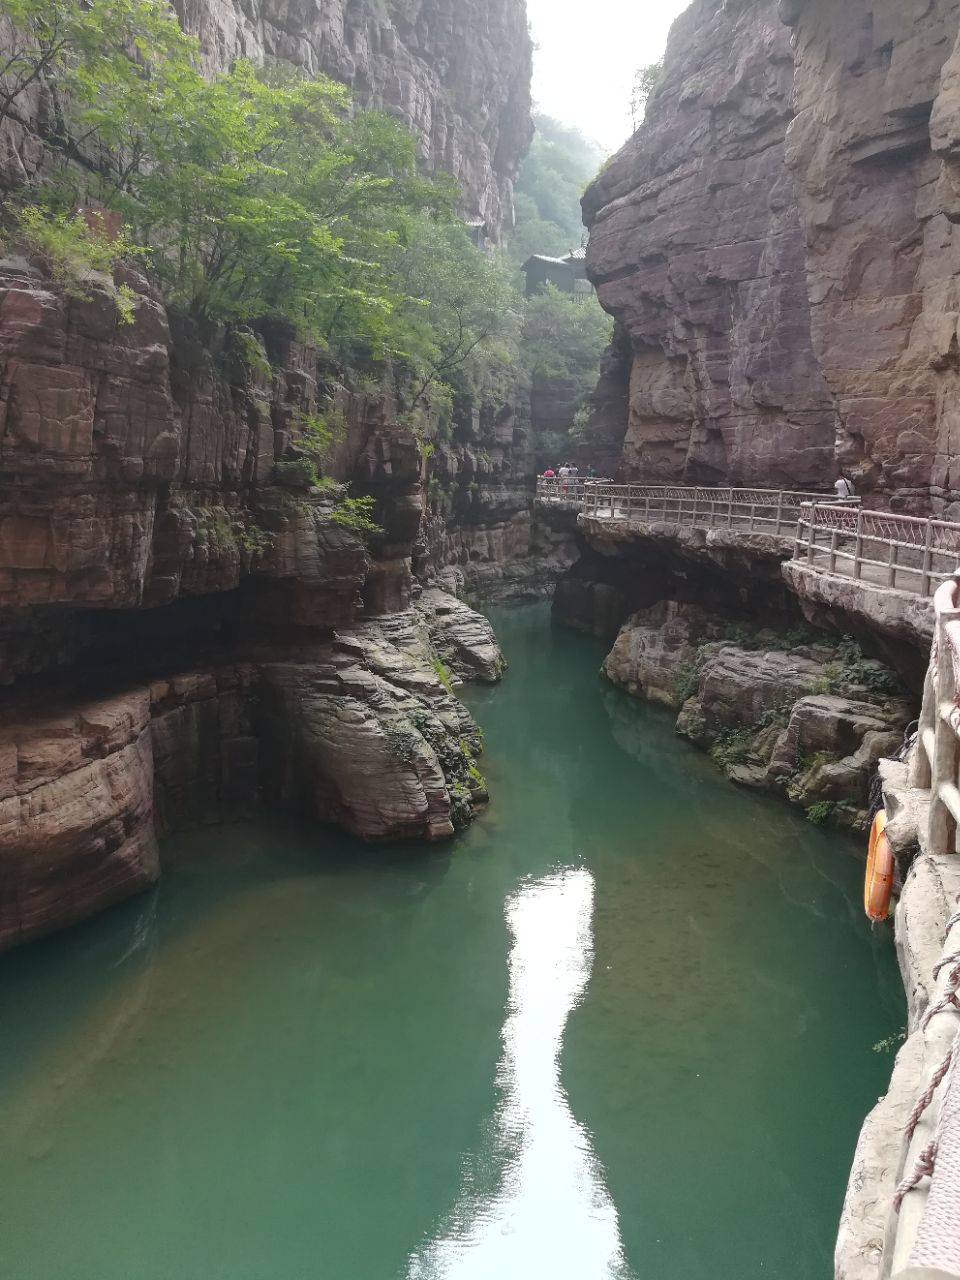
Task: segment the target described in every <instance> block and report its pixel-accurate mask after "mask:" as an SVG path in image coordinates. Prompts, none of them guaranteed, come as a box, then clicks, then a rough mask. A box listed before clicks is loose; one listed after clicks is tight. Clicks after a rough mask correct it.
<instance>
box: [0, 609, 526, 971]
mask: <svg viewBox="0 0 960 1280" xmlns="http://www.w3.org/2000/svg"><path fill="white" fill-rule="evenodd" d="M438 617H439V618H440V619H441V622H440V623H439V624H438V623H437V621H436V619H437V618H438ZM431 632H434V633H435V634H437V635H438V636H440V637H441V638H442V642H443V643H444V644H447V645H449V646H450V647H451V648H453V647H454V646H455V647H456V652H457V654H458V656H459V664H460V665H459V671H460V672H461V673H462V674H463V676H465V677H466V678H480V679H484V680H494V679H498V678H499V674H500V671H501V670H502V668H503V659H502V655H500V651H499V648H498V647H497V645H496V641H495V639H494V638H493V634H492V632H491V630H490V627H489V624H487V623H486V622H485V620H484V619H482V618H480V617H479V615H477V614H474V613H473V611H472V610H470V609H468V608H467V607H466V606H465V605H463V604H462V603H460V602H459V601H457V600H453V599H450V598H449V597H445V596H443V594H442V593H441V592H435V593H431V601H430V608H429V612H420V611H418V610H414V609H410V610H406V611H403V612H401V613H396V614H392V615H388V616H386V617H383V618H380V619H373V620H370V621H367V622H362V623H358V624H357V625H355V626H354V627H350V628H344V629H342V630H338V631H336V632H334V633H332V635H331V637H330V639H329V640H325V641H323V640H318V639H316V638H313V639H309V640H306V641H304V643H303V645H302V646H300V647H299V648H295V649H292V650H290V651H289V653H287V654H285V655H281V654H274V656H273V657H272V658H271V659H270V660H266V661H249V662H243V663H234V664H227V665H218V666H213V667H210V668H207V669H204V670H199V671H189V672H181V673H176V674H172V675H169V676H164V677H162V678H155V679H153V680H152V681H150V682H148V683H144V684H142V685H140V686H139V687H136V688H131V689H128V690H125V691H124V692H122V693H119V694H114V695H109V696H104V697H101V698H99V699H96V700H90V701H86V702H74V703H72V704H70V705H65V706H64V707H63V709H59V710H53V711H50V710H44V711H40V712H36V713H34V714H32V715H31V714H27V713H26V712H24V711H22V710H21V711H20V712H19V713H18V714H16V715H12V716H11V717H10V720H11V723H10V724H9V726H8V727H7V728H5V729H4V730H3V731H2V732H0V949H2V948H3V947H9V946H13V945H16V944H18V943H20V942H25V941H28V940H29V939H31V938H34V937H39V936H41V935H42V934H44V933H49V932H51V931H52V930H55V929H58V928H61V927H63V926H65V925H67V924H71V923H74V922H75V921H77V920H81V919H84V918H85V917H87V916H89V915H92V914H94V913H95V912H96V911H98V910H101V909H102V908H104V907H106V906H109V905H110V904H112V903H114V902H118V901H120V900H122V899H123V898H126V897H129V896H130V895H132V894H134V893H137V892H140V891H142V890H144V889H146V888H148V887H149V886H150V885H152V884H153V883H154V882H155V881H156V880H157V878H158V876H159V874H160V857H159V854H158V845H157V836H158V835H163V834H166V833H168V832H171V831H174V830H178V829H182V828H183V827H186V826H190V825H196V824H199V823H207V822H220V821H224V820H228V819H235V818H237V817H243V816H252V815H253V814H255V813H257V812H259V811H260V810H261V809H281V810H284V811H287V812H294V813H301V814H303V815H305V816H306V817H308V818H312V819H315V820H317V821H318V822H320V823H322V824H325V825H338V826H340V827H343V828H344V829H346V830H347V831H349V832H351V833H352V834H354V835H356V836H359V837H361V838H362V839H365V840H402V839H413V838H417V839H428V840H440V839H444V838H446V837H449V836H451V835H453V833H454V831H455V830H456V829H457V828H458V827H462V826H464V825H466V824H467V823H468V822H469V821H470V820H471V818H472V816H473V814H474V812H475V810H476V809H477V807H478V806H480V805H482V804H484V803H485V802H486V799H487V792H486V784H485V783H484V781H483V777H482V775H481V773H480V770H479V768H478V767H477V764H476V757H477V756H479V754H480V752H481V751H482V746H483V744H482V740H481V737H480V733H479V731H478V729H477V726H476V724H475V723H474V721H473V719H472V717H471V716H470V714H469V713H468V712H467V710H466V708H465V707H464V706H463V705H462V704H461V703H460V702H459V701H458V700H457V698H456V697H455V696H454V695H453V694H452V692H451V690H450V688H448V687H447V677H446V675H445V673H444V668H443V666H442V661H441V659H440V657H439V654H438V653H437V651H436V649H435V648H434V647H433V642H432V641H431ZM273 647H274V648H275V647H276V646H273Z"/></svg>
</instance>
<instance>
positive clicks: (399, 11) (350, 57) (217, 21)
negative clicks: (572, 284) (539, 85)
mask: <svg viewBox="0 0 960 1280" xmlns="http://www.w3.org/2000/svg"><path fill="white" fill-rule="evenodd" d="M174 8H175V9H176V10H177V13H178V15H179V17H180V20H181V23H182V24H183V26H184V28H185V29H186V30H187V31H189V32H190V33H191V34H193V35H196V36H197V37H198V38H199V40H200V46H201V51H202V55H203V62H204V66H205V68H206V70H208V71H211V72H212V71H215V70H218V69H220V68H222V67H225V66H227V65H229V64H230V62H231V61H233V60H234V59H236V58H238V57H245V58H249V59H250V60H251V61H252V62H254V63H255V64H259V63H262V62H264V61H275V60H283V61H286V62H290V63H292V64H293V65H294V66H297V67H301V68H303V70H304V71H306V72H308V73H310V74H316V73H318V72H322V73H324V74H326V75H328V76H331V77H332V78H333V79H335V80H339V81H342V82H343V83H344V84H346V85H348V86H349V88H350V90H351V92H352V94H353V96H354V100H355V101H356V102H357V103H358V104H359V105H360V106H362V107H365V108H368V109H369V108H376V109H378V110H382V111H385V112H386V113H387V114H389V115H393V116H396V117H397V118H398V119H400V120H402V121H404V123H406V124H407V125H409V126H410V127H411V128H412V129H413V130H414V132H415V133H416V135H417V137H418V139H419V156H420V161H421V165H422V167H423V169H424V171H425V172H429V173H449V174H451V175H452V176H453V177H454V178H456V180H457V182H458V184H459V186H460V189H461V193H462V197H461V209H462V213H463V216H464V217H465V218H467V219H468V220H470V221H471V222H474V223H476V224H482V226H483V232H484V234H485V235H486V236H487V237H488V238H489V239H490V240H493V241H499V239H500V236H501V232H502V231H503V229H504V228H505V227H507V228H509V227H510V226H512V225H513V184H514V181H515V179H516V176H517V172H518V170H519V167H520V162H521V161H522V159H523V157H524V155H525V154H526V151H527V148H528V146H529V145H530V139H531V137H532V136H533V125H532V123H531V116H530V76H531V60H532V49H533V45H532V41H531V39H530V34H529V31H528V29H527V13H526V4H525V2H524V0H305V3H301V4H295V3H290V2H289V0H252V2H250V3H246V2H245V3H241V2H240V0H177V2H176V3H175V4H174ZM7 35H9V32H8V30H7V29H6V28H5V27H4V26H3V20H0V44H2V43H3V39H4V37H5V36H7ZM18 110H19V115H17V116H15V117H14V118H13V119H11V120H10V121H8V122H7V123H6V124H5V125H4V126H3V127H2V128H0V182H2V183H4V184H8V185H15V184H17V183H19V182H21V181H23V180H24V179H25V178H26V177H28V176H29V175H31V174H33V173H35V172H37V170H38V169H39V168H40V167H41V166H42V163H43V145H42V141H41V139H42V135H43V127H44V121H45V120H46V118H47V116H48V114H49V104H48V103H47V102H46V100H45V97H44V95H43V94H42V93H39V92H34V93H32V94H28V95H26V96H25V98H24V99H23V100H22V102H20V103H18Z"/></svg>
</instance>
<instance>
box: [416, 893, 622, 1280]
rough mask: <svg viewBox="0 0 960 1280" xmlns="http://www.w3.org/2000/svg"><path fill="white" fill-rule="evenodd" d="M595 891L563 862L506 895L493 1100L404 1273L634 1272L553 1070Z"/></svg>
mask: <svg viewBox="0 0 960 1280" xmlns="http://www.w3.org/2000/svg"><path fill="white" fill-rule="evenodd" d="M593 896H594V882H593V876H592V875H591V874H590V872H589V871H587V870H586V869H584V868H572V867H571V868H563V869H561V870H558V871H556V872H554V873H553V874H551V875H549V876H546V877H544V878H542V879H538V880H535V881H531V882H529V883H526V884H524V885H522V886H521V888H520V889H519V890H518V891H517V892H516V893H515V894H513V895H512V896H511V897H510V898H508V900H507V903H506V907H505V911H506V917H507V923H508V925H509V927H510V932H511V935H512V946H511V950H510V958H509V972H510V990H509V996H508V1001H507V1017H506V1021H505V1022H504V1026H503V1033H502V1040H503V1053H502V1055H501V1058H500V1062H499V1065H498V1068H497V1088H498V1091H499V1093H500V1098H501V1100H500V1103H499V1105H498V1107H497V1110H496V1113H495V1115H494V1117H493V1120H492V1123H491V1125H490V1127H489V1130H488V1133H487V1135H486V1137H485V1139H484V1141H483V1143H482V1144H481V1149H480V1150H479V1151H478V1152H474V1153H471V1154H470V1155H469V1156H468V1157H467V1158H466V1159H465V1161H464V1169H463V1180H462V1184H461V1187H460V1190H459V1193H458V1197H457V1203H456V1206H455V1207H454V1209H453V1211H452V1212H451V1214H450V1216H449V1218H448V1219H447V1220H446V1221H445V1222H444V1223H443V1225H442V1227H441V1228H440V1230H439V1231H438V1233H437V1235H436V1237H435V1238H434V1239H433V1240H431V1241H429V1242H428V1243H427V1244H425V1245H424V1247H423V1248H422V1249H420V1250H419V1251H418V1252H417V1253H415V1254H414V1255H413V1256H412V1258H411V1259H410V1264H409V1268H408V1272H407V1275H408V1277H409V1280H447V1278H448V1277H449V1278H450V1280H471V1278H472V1277H478V1278H482V1280H490V1277H492V1276H497V1277H502V1278H507V1280H510V1278H512V1277H516V1278H517V1280H520V1278H521V1277H523V1278H525V1280H527V1278H529V1277H531V1276H533V1275H543V1276H547V1275H549V1276H551V1277H552V1278H553V1280H564V1278H565V1277H570V1280H630V1277H631V1273H630V1272H629V1270H628V1268H627V1266H626V1263H625V1260H624V1251H623V1243H622V1241H621V1238H620V1224H619V1221H618V1219H617V1211H616V1207H615V1206H614V1203H613V1200H612V1199H611V1197H610V1194H609V1192H608V1190H607V1187H606V1183H605V1180H604V1172H603V1168H602V1166H601V1164H600V1162H599V1160H598V1159H597V1156H596V1154H595V1153H594V1151H593V1148H592V1145H591V1135H590V1133H589V1131H588V1130H587V1129H586V1128H585V1127H584V1126H583V1125H582V1124H580V1123H578V1121H577V1120H576V1119H575V1118H574V1116H573V1113H572V1111H571V1110H570V1105H569V1103H568V1101H567V1097H566V1094H565V1093H564V1090H563V1086H562V1085H561V1082H560V1050H561V1046H562V1042H563V1033H564V1028H565V1027H566V1024H567V1019H568V1018H569V1016H570V1013H571V1012H572V1010H573V1009H575V1008H576V1006H577V1005H578V1004H579V1003H580V1001H581V1000H582V998H583V996H584V993H585V992H586V989H587V985H588V983H589V981H590V970H591V967H592V964H593V929H592V918H593Z"/></svg>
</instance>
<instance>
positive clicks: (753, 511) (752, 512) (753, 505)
mask: <svg viewBox="0 0 960 1280" xmlns="http://www.w3.org/2000/svg"><path fill="white" fill-rule="evenodd" d="M756 514H757V504H756V503H755V502H751V503H750V523H749V524H748V526H747V530H748V532H750V533H753V520H754V516H756Z"/></svg>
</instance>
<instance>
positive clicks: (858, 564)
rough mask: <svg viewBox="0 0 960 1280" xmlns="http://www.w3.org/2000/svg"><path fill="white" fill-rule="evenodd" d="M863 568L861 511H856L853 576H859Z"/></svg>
mask: <svg viewBox="0 0 960 1280" xmlns="http://www.w3.org/2000/svg"><path fill="white" fill-rule="evenodd" d="M862 570H863V512H862V511H858V512H857V540H856V542H855V543H854V547H853V576H854V578H856V579H858V580H859V578H860V574H861V572H862Z"/></svg>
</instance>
